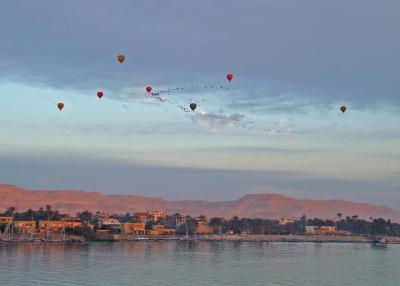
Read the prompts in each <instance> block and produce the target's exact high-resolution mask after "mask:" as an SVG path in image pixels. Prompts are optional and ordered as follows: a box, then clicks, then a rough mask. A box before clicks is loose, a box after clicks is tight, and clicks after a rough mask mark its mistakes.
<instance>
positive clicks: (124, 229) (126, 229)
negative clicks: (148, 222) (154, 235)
mask: <svg viewBox="0 0 400 286" xmlns="http://www.w3.org/2000/svg"><path fill="white" fill-rule="evenodd" d="M121 233H122V234H145V233H146V230H145V223H142V222H133V223H123V224H122V226H121Z"/></svg>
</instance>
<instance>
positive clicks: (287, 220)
mask: <svg viewBox="0 0 400 286" xmlns="http://www.w3.org/2000/svg"><path fill="white" fill-rule="evenodd" d="M279 224H280V225H288V224H294V220H293V219H290V218H287V217H282V218H281V219H280V221H279Z"/></svg>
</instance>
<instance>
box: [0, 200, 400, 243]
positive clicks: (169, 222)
mask: <svg viewBox="0 0 400 286" xmlns="http://www.w3.org/2000/svg"><path fill="white" fill-rule="evenodd" d="M0 216H13V217H14V220H16V221H22V220H27V221H30V220H35V221H39V220H61V219H62V218H63V216H62V215H61V214H60V213H59V212H58V211H57V210H53V209H52V207H51V206H50V205H47V206H46V207H45V208H39V210H32V209H29V210H27V211H25V212H16V211H15V208H13V207H10V208H8V209H7V210H6V211H5V212H3V213H0ZM77 217H78V218H79V219H80V220H81V222H82V223H83V224H84V226H85V225H89V224H92V225H93V226H94V228H95V229H97V228H98V227H99V222H100V213H99V212H96V213H92V212H90V211H83V212H80V213H78V214H77ZM111 217H113V218H115V219H118V220H119V221H120V222H121V223H124V222H135V216H134V214H130V213H126V214H123V215H118V214H113V215H112V216H111ZM199 222H201V223H205V224H208V225H209V226H211V227H212V228H213V231H214V233H218V234H229V233H230V234H265V235H278V234H279V235H289V234H297V235H302V234H305V227H306V226H317V227H320V226H335V227H336V228H337V230H339V231H348V232H351V233H352V234H357V235H385V236H400V224H398V223H393V222H391V220H390V219H387V220H386V219H383V218H372V217H371V218H369V220H364V219H360V218H359V216H358V215H353V216H346V217H345V218H342V214H341V213H338V214H337V219H336V220H324V219H320V218H312V219H308V218H307V217H306V216H305V215H303V216H302V217H301V218H300V219H297V220H294V222H293V223H289V224H286V225H282V224H280V221H279V220H272V219H260V218H254V219H250V218H239V217H237V216H235V217H233V218H231V219H224V218H220V217H213V218H210V219H209V220H208V219H207V218H206V217H205V216H204V215H202V216H200V217H196V218H195V217H191V216H188V215H187V216H183V215H181V214H179V213H176V214H173V215H167V217H166V218H165V219H163V220H160V221H159V222H157V223H159V224H164V225H165V226H166V227H167V228H174V229H176V233H177V234H178V235H185V234H189V235H193V234H195V232H196V227H197V226H198V224H199ZM153 224H154V223H153V222H147V224H146V228H147V229H148V228H151V226H152V225H153Z"/></svg>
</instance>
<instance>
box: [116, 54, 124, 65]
mask: <svg viewBox="0 0 400 286" xmlns="http://www.w3.org/2000/svg"><path fill="white" fill-rule="evenodd" d="M117 59H118V61H119V62H120V63H121V64H122V63H123V62H124V61H125V56H124V55H118V57H117Z"/></svg>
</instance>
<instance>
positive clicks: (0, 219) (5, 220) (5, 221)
mask: <svg viewBox="0 0 400 286" xmlns="http://www.w3.org/2000/svg"><path fill="white" fill-rule="evenodd" d="M13 221H14V219H13V217H12V216H0V224H2V225H11V224H12V223H13Z"/></svg>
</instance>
